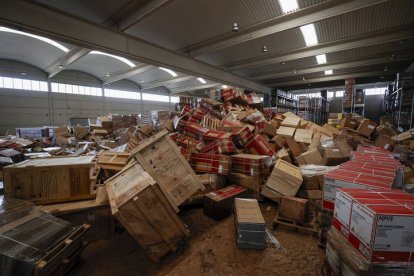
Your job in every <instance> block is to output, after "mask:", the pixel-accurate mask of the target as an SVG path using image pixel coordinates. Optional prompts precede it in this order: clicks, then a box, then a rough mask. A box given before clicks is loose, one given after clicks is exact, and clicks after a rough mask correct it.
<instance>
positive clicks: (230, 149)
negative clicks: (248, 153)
mask: <svg viewBox="0 0 414 276" xmlns="http://www.w3.org/2000/svg"><path fill="white" fill-rule="evenodd" d="M199 151H200V152H201V153H215V154H236V153H238V151H237V148H236V146H235V145H234V144H233V142H232V141H231V140H229V139H221V140H216V141H213V142H211V143H208V144H206V145H203V146H201V147H200V148H199Z"/></svg>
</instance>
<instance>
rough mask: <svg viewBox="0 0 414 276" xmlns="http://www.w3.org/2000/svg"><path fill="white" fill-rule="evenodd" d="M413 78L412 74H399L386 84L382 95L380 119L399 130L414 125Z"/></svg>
mask: <svg viewBox="0 0 414 276" xmlns="http://www.w3.org/2000/svg"><path fill="white" fill-rule="evenodd" d="M413 94H414V80H413V75H412V74H405V75H403V76H401V75H400V74H397V78H396V79H395V80H394V81H393V82H392V83H391V84H390V85H388V90H387V92H386V94H385V96H384V101H383V112H384V114H385V116H384V117H382V118H381V120H382V121H383V122H384V121H387V122H389V123H391V124H393V125H394V126H396V127H397V128H399V129H400V130H402V131H404V130H408V129H411V128H413V126H414V97H413Z"/></svg>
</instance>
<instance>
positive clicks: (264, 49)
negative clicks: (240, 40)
mask: <svg viewBox="0 0 414 276" xmlns="http://www.w3.org/2000/svg"><path fill="white" fill-rule="evenodd" d="M266 52H267V47H266V45H265V46H263V48H262V53H266Z"/></svg>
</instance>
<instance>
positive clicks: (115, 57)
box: [89, 51, 135, 68]
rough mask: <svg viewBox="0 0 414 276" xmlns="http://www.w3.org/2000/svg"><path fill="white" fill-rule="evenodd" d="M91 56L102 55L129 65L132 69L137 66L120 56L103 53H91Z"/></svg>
mask: <svg viewBox="0 0 414 276" xmlns="http://www.w3.org/2000/svg"><path fill="white" fill-rule="evenodd" d="M89 54H91V55H102V56H107V57H111V58H114V59H117V60H119V61H122V62H123V63H125V64H126V65H128V66H129V67H131V68H132V67H135V64H134V63H132V62H131V61H130V60H128V59H126V58H123V57H120V56H116V55H111V54H108V53H104V52H101V51H90V52H89Z"/></svg>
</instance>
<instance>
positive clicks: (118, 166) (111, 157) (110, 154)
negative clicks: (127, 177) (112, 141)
mask: <svg viewBox="0 0 414 276" xmlns="http://www.w3.org/2000/svg"><path fill="white" fill-rule="evenodd" d="M129 158H131V154H130V153H128V152H116V151H104V152H101V153H100V154H99V156H98V167H100V168H102V169H104V170H110V171H118V172H119V171H121V170H122V168H123V167H125V165H126V164H127V162H128V160H129Z"/></svg>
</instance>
